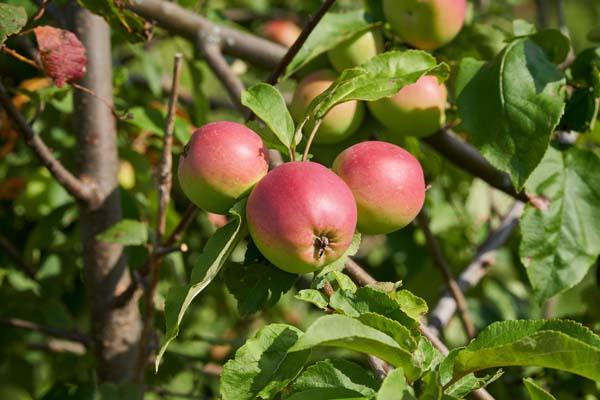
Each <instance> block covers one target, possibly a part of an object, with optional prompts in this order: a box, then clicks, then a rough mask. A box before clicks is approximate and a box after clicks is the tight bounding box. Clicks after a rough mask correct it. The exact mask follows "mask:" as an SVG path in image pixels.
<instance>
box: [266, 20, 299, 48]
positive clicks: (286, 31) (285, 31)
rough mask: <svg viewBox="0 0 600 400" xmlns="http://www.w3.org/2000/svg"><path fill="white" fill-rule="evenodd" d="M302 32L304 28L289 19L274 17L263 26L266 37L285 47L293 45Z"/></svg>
mask: <svg viewBox="0 0 600 400" xmlns="http://www.w3.org/2000/svg"><path fill="white" fill-rule="evenodd" d="M301 32H302V29H300V27H299V26H298V25H297V24H296V23H295V22H294V21H290V20H288V19H273V20H271V21H269V22H267V23H266V24H265V25H264V26H263V34H264V36H265V37H266V38H268V39H270V40H272V41H274V42H276V43H279V44H280V45H282V46H285V47H291V46H292V45H293V44H294V42H295V41H296V39H298V36H300V33H301Z"/></svg>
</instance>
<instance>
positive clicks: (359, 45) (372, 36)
mask: <svg viewBox="0 0 600 400" xmlns="http://www.w3.org/2000/svg"><path fill="white" fill-rule="evenodd" d="M382 51H383V36H382V35H381V31H380V30H378V29H376V30H371V31H367V32H365V33H363V34H361V35H359V36H358V37H354V38H352V39H350V40H347V41H345V42H343V43H342V44H340V45H339V46H336V47H335V48H333V49H332V50H329V51H328V52H327V57H328V58H329V62H331V65H333V66H334V67H335V69H336V70H337V71H338V72H342V71H344V70H345V69H347V68H353V67H357V66H359V65H361V64H364V63H365V62H367V61H369V60H370V59H371V58H373V57H375V56H376V55H377V54H379V53H381V52H382Z"/></svg>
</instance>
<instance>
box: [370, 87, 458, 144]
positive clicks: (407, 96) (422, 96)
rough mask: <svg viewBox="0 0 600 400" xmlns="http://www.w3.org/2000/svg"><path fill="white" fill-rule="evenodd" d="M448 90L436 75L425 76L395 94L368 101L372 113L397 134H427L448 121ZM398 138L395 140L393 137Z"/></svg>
mask: <svg viewBox="0 0 600 400" xmlns="http://www.w3.org/2000/svg"><path fill="white" fill-rule="evenodd" d="M447 97H448V92H447V90H446V87H445V86H444V85H443V84H440V83H439V82H438V80H437V78H436V77H434V76H428V75H427V76H423V77H421V78H420V79H419V80H418V81H417V82H415V83H413V84H412V85H407V86H405V87H403V88H402V89H400V91H399V92H398V93H396V94H395V95H394V96H392V97H387V98H384V99H381V100H377V101H372V102H369V103H368V107H369V110H370V111H371V114H373V116H374V117H375V118H376V119H377V120H378V121H379V122H381V124H382V125H383V126H385V127H386V128H388V129H389V130H390V135H388V136H389V137H390V139H393V138H394V137H395V136H415V137H424V136H429V135H431V134H433V133H435V132H436V131H437V130H438V129H440V128H441V127H442V126H443V125H444V123H445V122H446V113H445V108H446V100H447ZM392 141H394V140H392Z"/></svg>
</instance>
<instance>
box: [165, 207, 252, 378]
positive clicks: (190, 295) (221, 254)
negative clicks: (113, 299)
mask: <svg viewBox="0 0 600 400" xmlns="http://www.w3.org/2000/svg"><path fill="white" fill-rule="evenodd" d="M245 205H246V202H245V200H243V201H241V202H239V203H237V204H236V205H235V206H234V207H233V208H232V209H231V211H230V214H231V222H229V223H228V224H227V225H225V226H224V227H222V228H219V229H218V230H217V231H216V232H215V233H214V234H213V235H212V236H211V237H210V239H208V242H207V243H206V246H205V247H204V250H203V251H202V254H200V257H199V258H198V260H197V261H196V265H195V266H194V268H193V269H192V277H191V279H190V283H189V285H186V286H173V287H172V288H171V289H170V290H169V293H168V295H167V298H166V300H165V324H166V334H165V337H164V338H163V341H162V343H161V346H160V350H159V351H158V354H157V356H156V361H155V364H154V367H155V369H156V371H158V367H159V365H160V360H161V359H162V356H163V355H164V353H165V351H166V350H167V347H168V346H169V343H171V342H172V341H173V340H174V339H175V338H176V337H177V335H178V334H179V325H180V324H181V321H182V320H183V316H184V315H185V312H186V311H187V309H188V307H189V306H190V305H191V303H192V300H194V298H195V297H196V296H198V295H199V294H200V292H202V291H203V290H204V289H205V288H206V287H207V286H208V285H209V284H210V282H212V280H213V279H214V278H215V276H217V273H218V272H219V271H220V270H221V267H222V266H223V264H225V262H226V261H227V259H228V258H229V256H230V255H231V252H232V251H233V249H235V247H236V246H237V244H238V243H239V242H240V240H242V238H244V236H245V235H246V226H245V220H244V217H243V215H244V209H245Z"/></svg>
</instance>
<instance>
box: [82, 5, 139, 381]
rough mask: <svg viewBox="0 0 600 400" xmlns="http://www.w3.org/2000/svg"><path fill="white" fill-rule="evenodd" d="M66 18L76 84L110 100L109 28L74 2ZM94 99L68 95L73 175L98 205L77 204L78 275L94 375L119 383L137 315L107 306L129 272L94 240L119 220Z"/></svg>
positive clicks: (102, 121) (109, 122) (113, 171)
mask: <svg viewBox="0 0 600 400" xmlns="http://www.w3.org/2000/svg"><path fill="white" fill-rule="evenodd" d="M70 18H71V28H72V30H73V31H74V32H75V34H76V35H77V37H78V38H79V39H80V40H81V42H82V43H83V45H84V46H85V48H86V53H87V58H88V60H87V72H86V74H85V77H84V78H83V79H82V80H81V82H80V84H81V85H82V86H85V87H86V88H88V89H90V90H92V91H93V92H94V93H95V94H96V95H97V96H98V97H100V98H102V99H105V100H108V101H109V102H111V103H112V95H113V92H112V90H113V89H112V67H111V46H110V29H109V27H108V25H107V24H106V22H104V20H103V19H102V18H100V17H98V16H95V15H93V14H92V13H90V12H89V11H87V10H85V9H82V8H80V7H79V6H76V5H73V7H72V10H71V13H70ZM98 97H95V96H92V95H90V94H87V93H83V92H81V91H76V92H75V97H74V106H75V109H74V124H75V130H76V133H77V153H78V173H79V176H80V178H81V180H82V181H88V180H89V181H92V182H94V183H95V184H96V186H97V188H98V191H99V193H100V197H101V202H100V206H98V207H94V208H93V209H92V208H91V207H88V206H85V205H82V206H81V207H80V214H81V219H80V223H81V239H82V244H83V260H84V279H85V284H86V289H87V293H88V300H89V306H90V308H91V334H90V336H91V338H92V349H93V352H94V356H95V359H96V371H97V375H98V379H99V380H100V381H102V382H121V381H128V380H131V379H132V378H133V373H134V369H135V363H136V360H137V350H138V342H139V339H140V333H141V317H140V312H139V309H138V305H137V300H138V298H137V297H135V296H133V297H132V298H130V299H129V300H128V301H126V302H124V303H123V304H121V307H120V308H116V309H113V308H111V304H113V301H114V300H113V299H114V298H115V297H116V296H118V295H119V294H121V293H122V292H123V291H125V290H126V289H127V288H128V287H129V285H130V283H131V275H130V273H129V270H128V268H127V266H126V264H125V259H124V255H123V246H121V245H118V244H110V243H104V242H100V241H98V240H97V239H96V236H97V235H98V234H99V233H101V232H103V231H104V230H106V229H107V228H108V227H110V226H111V225H113V224H115V223H116V222H118V221H120V220H121V218H122V213H121V203H120V201H121V200H120V193H119V187H118V180H117V173H118V166H119V156H118V150H117V137H116V121H115V118H114V116H113V114H112V112H111V110H110V109H109V107H107V105H106V104H104V103H103V102H102V101H100V100H99V99H98Z"/></svg>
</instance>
